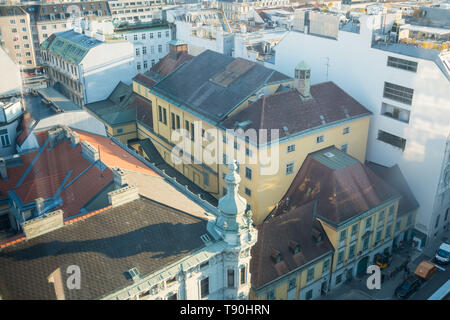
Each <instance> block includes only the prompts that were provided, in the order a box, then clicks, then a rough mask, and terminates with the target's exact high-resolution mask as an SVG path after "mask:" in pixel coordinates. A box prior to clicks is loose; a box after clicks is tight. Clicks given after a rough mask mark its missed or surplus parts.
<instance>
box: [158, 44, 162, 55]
mask: <svg viewBox="0 0 450 320" xmlns="http://www.w3.org/2000/svg"><path fill="white" fill-rule="evenodd" d="M158 52H159V53H161V52H162V45H160V44H159V45H158Z"/></svg>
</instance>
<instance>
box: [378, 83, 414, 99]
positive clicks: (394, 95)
mask: <svg viewBox="0 0 450 320" xmlns="http://www.w3.org/2000/svg"><path fill="white" fill-rule="evenodd" d="M413 94H414V89H410V88H406V87H402V86H399V85H397V84H393V83H390V82H385V83H384V91H383V97H385V98H388V99H392V100H395V101H398V102H401V103H405V104H408V105H411V104H412V98H413Z"/></svg>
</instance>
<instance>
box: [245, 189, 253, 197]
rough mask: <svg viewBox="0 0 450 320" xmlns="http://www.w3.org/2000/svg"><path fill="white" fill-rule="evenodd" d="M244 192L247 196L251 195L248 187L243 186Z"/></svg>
mask: <svg viewBox="0 0 450 320" xmlns="http://www.w3.org/2000/svg"><path fill="white" fill-rule="evenodd" d="M245 194H246V195H248V196H249V197H251V196H252V190H250V189H249V188H245Z"/></svg>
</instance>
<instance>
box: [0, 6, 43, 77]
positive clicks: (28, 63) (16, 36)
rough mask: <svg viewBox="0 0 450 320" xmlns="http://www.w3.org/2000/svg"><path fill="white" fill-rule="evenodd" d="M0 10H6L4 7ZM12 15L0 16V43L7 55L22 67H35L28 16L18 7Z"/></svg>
mask: <svg viewBox="0 0 450 320" xmlns="http://www.w3.org/2000/svg"><path fill="white" fill-rule="evenodd" d="M2 10H5V11H6V8H3V9H2ZM14 13H15V14H14V15H5V16H0V33H1V39H2V44H3V46H4V47H5V49H6V51H7V53H8V55H9V56H10V57H11V59H13V61H14V62H16V63H17V64H18V65H19V66H20V67H21V68H23V69H32V68H35V67H36V58H35V52H34V44H33V37H32V33H31V23H30V16H29V14H28V13H27V12H25V11H24V10H23V9H22V8H20V7H15V10H14Z"/></svg>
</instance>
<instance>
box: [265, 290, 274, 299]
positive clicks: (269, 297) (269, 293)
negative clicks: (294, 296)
mask: <svg viewBox="0 0 450 320" xmlns="http://www.w3.org/2000/svg"><path fill="white" fill-rule="evenodd" d="M274 299H275V291H274V290H273V289H272V290H270V291H269V292H267V300H274Z"/></svg>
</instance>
